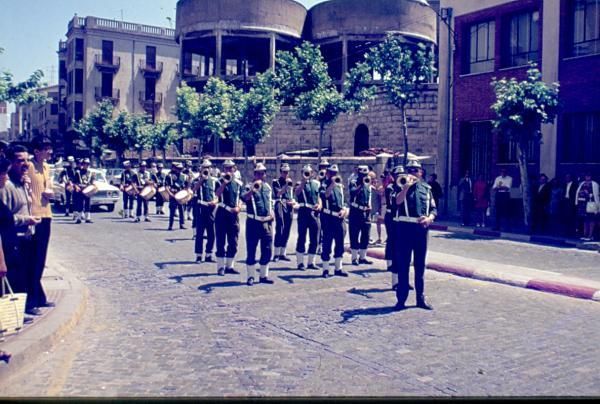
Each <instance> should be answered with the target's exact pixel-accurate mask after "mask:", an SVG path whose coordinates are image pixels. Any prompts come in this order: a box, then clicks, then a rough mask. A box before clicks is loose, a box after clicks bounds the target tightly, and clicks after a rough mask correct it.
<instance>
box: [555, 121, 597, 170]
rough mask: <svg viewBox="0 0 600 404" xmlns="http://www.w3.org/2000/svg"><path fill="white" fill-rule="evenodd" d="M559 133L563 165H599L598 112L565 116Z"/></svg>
mask: <svg viewBox="0 0 600 404" xmlns="http://www.w3.org/2000/svg"><path fill="white" fill-rule="evenodd" d="M561 132H562V133H561V140H562V147H560V150H561V152H562V156H561V161H562V162H563V163H600V111H596V112H587V113H577V114H565V115H564V118H563V125H562V130H561Z"/></svg>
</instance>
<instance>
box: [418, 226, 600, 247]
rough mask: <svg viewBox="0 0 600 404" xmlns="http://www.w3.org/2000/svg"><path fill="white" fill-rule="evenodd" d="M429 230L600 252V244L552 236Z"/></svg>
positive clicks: (462, 229) (475, 230)
mask: <svg viewBox="0 0 600 404" xmlns="http://www.w3.org/2000/svg"><path fill="white" fill-rule="evenodd" d="M429 228H430V230H435V231H447V232H452V233H462V234H472V235H474V236H481V237H493V238H501V239H505V240H512V241H521V242H526V243H539V244H546V245H552V246H563V247H573V248H577V249H580V250H587V251H598V252H600V244H598V245H594V244H586V243H580V242H577V241H575V240H566V239H563V238H558V237H552V236H535V235H534V236H530V235H527V234H517V233H502V232H499V231H495V230H488V229H478V228H474V229H470V228H463V227H455V226H447V225H443V224H432V225H431V226H430V227H429Z"/></svg>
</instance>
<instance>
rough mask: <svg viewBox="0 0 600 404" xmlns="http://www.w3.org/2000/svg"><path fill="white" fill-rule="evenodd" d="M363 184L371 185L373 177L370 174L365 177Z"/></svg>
mask: <svg viewBox="0 0 600 404" xmlns="http://www.w3.org/2000/svg"><path fill="white" fill-rule="evenodd" d="M363 184H364V185H371V177H369V176H368V175H367V176H366V177H365V178H363Z"/></svg>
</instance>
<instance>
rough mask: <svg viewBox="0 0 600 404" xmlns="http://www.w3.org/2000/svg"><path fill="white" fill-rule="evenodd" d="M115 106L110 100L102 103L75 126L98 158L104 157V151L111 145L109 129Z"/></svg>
mask: <svg viewBox="0 0 600 404" xmlns="http://www.w3.org/2000/svg"><path fill="white" fill-rule="evenodd" d="M113 112H114V106H113V104H112V102H110V101H109V100H104V101H102V102H100V103H99V104H98V106H97V108H96V109H94V110H93V111H91V112H90V113H89V114H87V115H86V116H85V117H84V118H83V119H81V120H80V121H79V122H77V123H76V124H75V131H76V132H77V133H79V134H80V135H81V138H82V140H83V141H84V142H85V143H86V144H87V145H88V147H89V148H90V149H91V151H92V154H93V155H94V156H96V157H100V156H101V155H102V149H103V147H105V146H106V145H107V144H110V135H109V133H108V132H107V127H108V126H109V125H110V124H111V121H112V116H113Z"/></svg>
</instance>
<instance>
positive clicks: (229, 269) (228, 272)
mask: <svg viewBox="0 0 600 404" xmlns="http://www.w3.org/2000/svg"><path fill="white" fill-rule="evenodd" d="M225 273H226V274H233V275H239V274H240V273H239V272H238V271H236V270H235V269H233V268H225Z"/></svg>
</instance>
